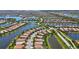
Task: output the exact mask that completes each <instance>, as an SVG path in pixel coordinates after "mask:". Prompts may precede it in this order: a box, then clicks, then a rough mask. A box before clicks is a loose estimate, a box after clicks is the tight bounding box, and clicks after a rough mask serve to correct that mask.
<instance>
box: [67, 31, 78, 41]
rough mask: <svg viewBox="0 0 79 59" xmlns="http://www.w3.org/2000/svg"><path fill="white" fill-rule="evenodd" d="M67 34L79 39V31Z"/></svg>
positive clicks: (73, 38)
mask: <svg viewBox="0 0 79 59" xmlns="http://www.w3.org/2000/svg"><path fill="white" fill-rule="evenodd" d="M67 35H68V36H69V37H70V38H72V40H79V33H73V32H69V33H68V34H67Z"/></svg>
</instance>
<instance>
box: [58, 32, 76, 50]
mask: <svg viewBox="0 0 79 59" xmlns="http://www.w3.org/2000/svg"><path fill="white" fill-rule="evenodd" d="M59 32H60V34H61V35H62V36H63V37H65V39H66V40H67V41H68V42H69V43H70V44H71V45H72V46H73V47H74V48H75V49H77V47H76V46H75V44H74V43H73V42H72V39H71V38H70V37H68V36H67V35H65V34H64V33H62V32H61V31H59Z"/></svg>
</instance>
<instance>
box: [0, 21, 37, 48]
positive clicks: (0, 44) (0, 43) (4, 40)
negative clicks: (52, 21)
mask: <svg viewBox="0 0 79 59" xmlns="http://www.w3.org/2000/svg"><path fill="white" fill-rule="evenodd" d="M36 27H38V26H37V25H36V24H35V23H34V22H32V23H30V24H27V25H25V26H22V27H20V28H18V29H17V30H16V32H14V33H10V34H9V35H7V36H4V37H0V48H6V47H7V46H8V45H9V43H10V42H11V41H12V39H13V38H15V37H16V36H18V35H21V33H22V32H24V31H26V30H29V29H31V28H36Z"/></svg>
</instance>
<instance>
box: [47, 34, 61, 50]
mask: <svg viewBox="0 0 79 59" xmlns="http://www.w3.org/2000/svg"><path fill="white" fill-rule="evenodd" d="M48 42H49V44H50V46H51V48H52V49H62V47H61V45H60V44H59V42H58V40H57V39H56V38H55V36H54V35H51V36H50V38H49V39H48Z"/></svg>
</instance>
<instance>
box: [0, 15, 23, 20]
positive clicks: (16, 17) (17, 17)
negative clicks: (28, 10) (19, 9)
mask: <svg viewBox="0 0 79 59" xmlns="http://www.w3.org/2000/svg"><path fill="white" fill-rule="evenodd" d="M0 18H15V19H16V21H19V20H21V19H22V18H21V17H19V16H0Z"/></svg>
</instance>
